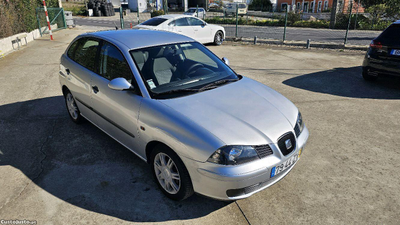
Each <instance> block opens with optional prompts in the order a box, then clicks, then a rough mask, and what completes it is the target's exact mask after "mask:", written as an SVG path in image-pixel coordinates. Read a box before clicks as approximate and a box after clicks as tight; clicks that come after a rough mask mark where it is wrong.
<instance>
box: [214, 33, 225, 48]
mask: <svg viewBox="0 0 400 225" xmlns="http://www.w3.org/2000/svg"><path fill="white" fill-rule="evenodd" d="M223 41H224V34H223V33H222V31H217V33H215V36H214V44H215V45H221V44H222V42H223Z"/></svg>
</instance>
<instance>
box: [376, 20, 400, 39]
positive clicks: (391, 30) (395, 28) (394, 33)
mask: <svg viewBox="0 0 400 225" xmlns="http://www.w3.org/2000/svg"><path fill="white" fill-rule="evenodd" d="M378 40H379V41H385V40H390V41H397V42H398V43H400V24H392V25H390V26H389V27H388V28H387V29H386V30H385V31H383V33H382V34H381V35H379V37H378Z"/></svg>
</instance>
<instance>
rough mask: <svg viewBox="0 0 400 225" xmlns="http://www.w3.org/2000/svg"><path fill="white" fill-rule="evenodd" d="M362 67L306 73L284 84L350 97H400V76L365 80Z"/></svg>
mask: <svg viewBox="0 0 400 225" xmlns="http://www.w3.org/2000/svg"><path fill="white" fill-rule="evenodd" d="M361 72H362V69H361V67H350V68H335V69H332V70H326V71H321V72H316V73H310V74H305V75H301V76H297V77H294V78H291V79H288V80H285V81H283V84H286V85H288V86H291V87H294V88H300V89H304V90H308V91H312V92H318V93H324V94H330V95H337V96H342V97H350V98H370V99H400V78H399V77H391V76H382V77H379V79H378V80H376V81H374V82H368V81H365V80H364V79H363V78H362V76H361Z"/></svg>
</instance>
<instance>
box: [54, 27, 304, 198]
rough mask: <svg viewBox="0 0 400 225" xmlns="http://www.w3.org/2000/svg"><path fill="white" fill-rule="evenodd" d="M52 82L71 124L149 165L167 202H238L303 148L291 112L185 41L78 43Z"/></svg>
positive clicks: (130, 38)
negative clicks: (92, 129) (199, 198)
mask: <svg viewBox="0 0 400 225" xmlns="http://www.w3.org/2000/svg"><path fill="white" fill-rule="evenodd" d="M59 73H60V76H59V79H60V84H61V88H62V92H63V94H64V97H65V103H66V107H67V109H68V112H69V116H70V118H71V119H72V121H74V122H75V123H80V122H82V121H83V120H84V118H85V119H87V120H88V121H90V122H91V123H93V124H94V125H95V126H97V127H99V128H100V129H101V130H102V131H104V132H105V133H106V134H108V135H109V136H110V137H112V138H114V139H115V140H116V141H118V142H119V143H121V144H122V145H123V146H125V147H126V148H128V149H129V150H131V151H132V152H133V153H135V154H136V155H137V156H138V157H139V158H141V159H142V160H144V161H145V162H147V163H149V164H150V167H151V170H152V174H153V176H154V178H155V181H156V183H157V185H158V186H159V188H160V189H161V191H162V192H163V193H164V194H165V195H166V196H168V197H169V198H171V199H174V200H182V199H185V198H187V197H189V196H191V195H192V194H193V193H194V192H196V193H199V194H202V195H205V196H209V197H212V198H215V199H221V200H235V199H241V198H246V197H248V196H250V195H252V194H254V193H256V192H259V191H261V190H263V189H265V188H267V187H268V186H271V185H272V184H274V183H276V182H278V181H279V180H281V179H282V178H283V177H284V176H285V175H286V174H287V173H289V171H291V170H292V169H293V167H294V165H295V164H296V163H297V161H298V159H299V157H300V155H301V154H302V152H303V147H304V145H305V144H306V141H307V139H308V135H309V133H308V130H307V128H306V127H305V125H304V122H303V119H302V116H301V114H300V112H299V110H298V109H297V108H296V106H295V105H294V104H293V103H292V102H290V101H289V100H288V99H286V98H285V97H284V96H282V95H281V94H279V93H278V92H276V91H274V90H273V89H271V88H270V87H267V86H265V85H263V84H261V83H259V82H257V81H255V80H252V79H250V78H247V77H244V76H241V75H238V74H236V72H235V71H233V70H232V69H231V68H230V67H229V66H228V60H227V59H226V58H223V59H222V60H221V59H219V58H218V57H217V56H216V55H215V54H213V53H212V52H211V51H210V50H208V48H206V47H205V46H203V45H202V44H200V43H198V42H196V41H195V40H193V39H191V38H189V37H187V36H184V35H179V34H175V33H171V32H164V31H153V30H119V31H115V30H114V31H100V32H94V33H85V34H81V35H79V36H78V37H77V38H75V39H74V40H73V41H72V43H71V44H70V45H69V47H68V48H67V49H66V51H65V53H64V54H63V55H62V57H61V64H60V71H59Z"/></svg>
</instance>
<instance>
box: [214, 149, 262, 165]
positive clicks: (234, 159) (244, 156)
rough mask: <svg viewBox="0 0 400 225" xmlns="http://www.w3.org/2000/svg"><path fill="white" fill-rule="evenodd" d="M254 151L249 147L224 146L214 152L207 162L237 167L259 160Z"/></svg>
mask: <svg viewBox="0 0 400 225" xmlns="http://www.w3.org/2000/svg"><path fill="white" fill-rule="evenodd" d="M259 158H260V157H259V156H258V154H257V152H256V150H255V149H254V148H253V147H251V146H242V145H233V146H225V147H222V148H220V149H218V150H217V151H215V152H214V153H213V154H212V155H211V156H210V158H208V160H207V162H212V163H217V164H222V165H238V164H243V163H246V162H250V161H253V160H256V159H259Z"/></svg>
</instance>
